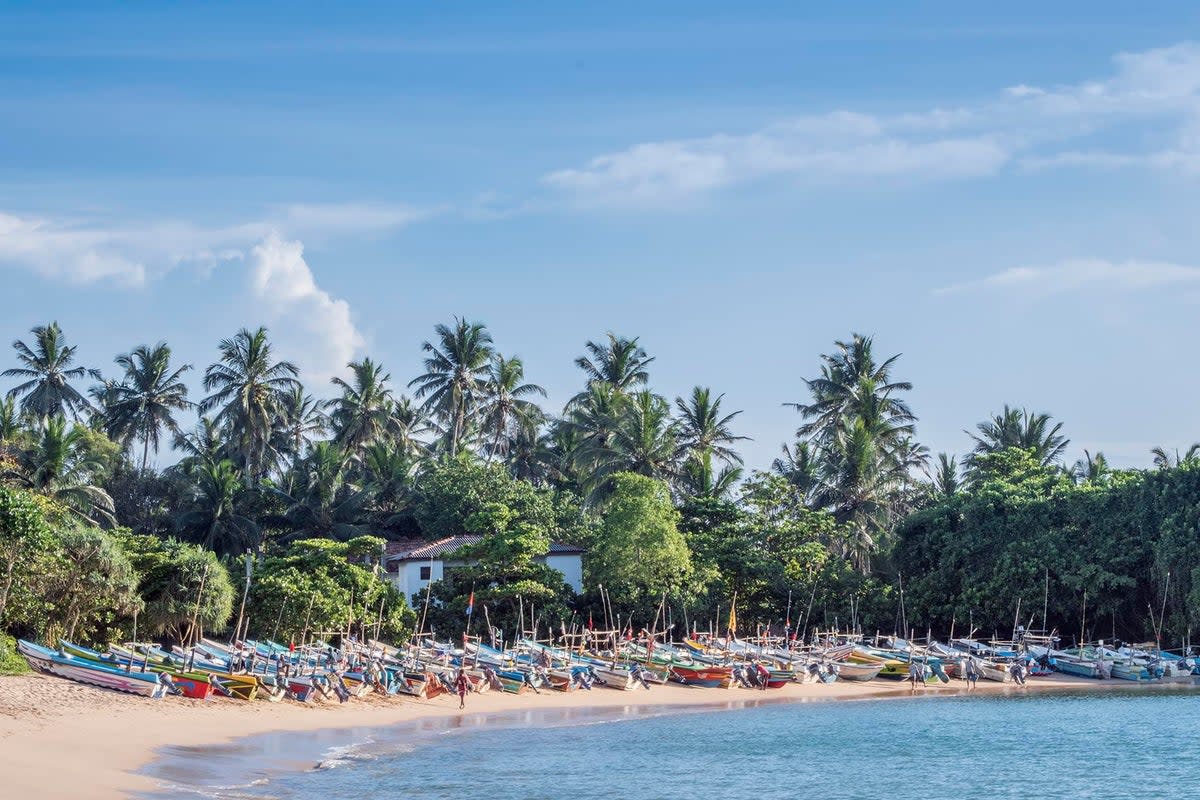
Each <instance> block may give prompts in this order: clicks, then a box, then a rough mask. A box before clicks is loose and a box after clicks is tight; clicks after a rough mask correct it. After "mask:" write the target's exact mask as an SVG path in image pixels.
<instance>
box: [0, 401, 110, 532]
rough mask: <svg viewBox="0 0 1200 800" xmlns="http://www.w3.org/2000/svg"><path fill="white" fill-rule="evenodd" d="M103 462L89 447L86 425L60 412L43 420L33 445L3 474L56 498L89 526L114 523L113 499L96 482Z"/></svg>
mask: <svg viewBox="0 0 1200 800" xmlns="http://www.w3.org/2000/svg"><path fill="white" fill-rule="evenodd" d="M104 466H105V465H104V463H103V460H102V459H101V457H100V456H99V455H98V454H97V453H96V452H95V450H94V449H93V448H92V447H91V441H90V439H89V432H88V430H87V429H86V428H84V427H82V426H80V425H78V424H72V425H70V427H68V423H67V420H66V418H65V417H64V416H62V415H61V414H59V415H56V416H53V417H50V418H48V419H46V420H45V422H44V425H43V427H42V429H41V430H40V431H39V432H38V435H37V439H36V440H35V442H34V444H33V447H31V448H30V449H28V450H24V451H21V452H19V453H18V455H17V458H16V465H15V466H14V467H12V468H9V469H8V470H7V471H6V472H5V473H4V476H5V477H7V478H8V479H10V480H13V481H14V482H15V483H16V484H17V485H19V486H22V487H23V488H26V489H29V490H31V491H34V492H38V493H39V494H43V495H46V496H47V497H49V498H51V499H53V500H55V501H56V502H58V503H59V504H60V505H62V506H63V507H64V508H66V509H68V510H69V511H71V512H72V513H73V514H75V515H76V516H78V517H79V518H80V519H82V520H83V521H85V522H87V523H90V524H92V525H106V526H107V525H115V524H116V520H115V519H114V517H113V513H114V509H113V500H112V497H110V496H109V494H108V492H106V491H104V490H103V489H101V488H100V487H99V486H98V485H97V484H98V483H99V482H100V479H101V478H102V477H103V473H104Z"/></svg>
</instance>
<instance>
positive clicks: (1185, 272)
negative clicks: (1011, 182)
mask: <svg viewBox="0 0 1200 800" xmlns="http://www.w3.org/2000/svg"><path fill="white" fill-rule="evenodd" d="M1180 285H1200V267H1188V266H1183V265H1180V264H1171V263H1168V262H1162V261H1124V262H1121V263H1115V262H1112V261H1105V260H1102V259H1075V260H1069V261H1063V262H1060V263H1058V264H1053V265H1050V266H1044V267H1013V268H1011V269H1006V270H1004V271H1002V272H997V273H995V274H993V275H989V276H987V277H985V278H981V279H979V280H975V281H968V282H965V283H958V284H954V285H952V286H946V287H943V288H941V289H938V290H936V292H935V293H936V294H956V293H960V292H978V291H989V292H1010V293H1017V294H1020V295H1022V296H1026V297H1028V296H1048V295H1054V294H1062V293H1065V292H1078V291H1107V292H1133V291H1141V290H1146V289H1156V288H1162V287H1167V286H1180Z"/></svg>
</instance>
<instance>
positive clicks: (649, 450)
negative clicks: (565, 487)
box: [584, 391, 679, 502]
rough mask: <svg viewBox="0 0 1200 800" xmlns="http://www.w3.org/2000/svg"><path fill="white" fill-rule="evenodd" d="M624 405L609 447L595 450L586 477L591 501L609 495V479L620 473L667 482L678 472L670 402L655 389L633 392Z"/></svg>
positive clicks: (674, 425)
mask: <svg viewBox="0 0 1200 800" xmlns="http://www.w3.org/2000/svg"><path fill="white" fill-rule="evenodd" d="M621 408H622V413H621V415H620V417H619V418H618V419H617V424H616V427H615V428H614V429H613V431H612V437H611V441H610V444H609V446H608V448H607V449H605V450H602V451H594V452H593V454H592V461H591V463H590V464H589V465H588V469H587V472H586V475H585V477H584V482H585V484H586V488H587V490H588V497H589V501H591V502H596V501H598V500H600V499H602V498H603V497H604V496H605V495H607V493H608V488H609V479H610V478H611V477H612V475H614V474H615V473H617V472H635V473H637V474H639V475H646V476H647V477H651V478H660V479H662V480H665V481H670V480H671V479H673V478H674V476H675V473H676V467H677V459H678V455H679V450H678V447H677V445H676V431H677V425H676V423H675V421H674V420H673V419H671V407H670V405H668V403H667V401H666V400H665V399H663V398H662V397H660V396H658V395H656V394H654V393H653V392H649V391H640V392H635V393H634V394H632V395H630V396H629V398H628V402H626V403H622V404H621Z"/></svg>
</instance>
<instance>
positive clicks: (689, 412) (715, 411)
mask: <svg viewBox="0 0 1200 800" xmlns="http://www.w3.org/2000/svg"><path fill="white" fill-rule="evenodd" d="M724 398H725V395H724V394H719V395H717V396H716V397H713V396H712V390H710V389H709V388H708V387H705V386H696V387H694V388H693V389H692V396H691V397H690V398H688V400H687V401H685V400H684V399H683V398H682V397H676V398H675V408H677V409H678V410H679V446H680V448H681V449H682V450H683V452H684V453H685V454H692V453H711V454H712V455H714V456H716V457H717V459H719V460H720V461H722V462H724V463H726V464H741V463H742V457H741V456H740V455H738V453H737V451H736V450H734V449H733V448H732V447H730V445H731V444H733V443H734V442H739V441H746V440H748V439H749V438H750V437H749V436H735V435H734V434H733V432H732V431H731V430H730V424H731V423H732V422H733V418H734V417H736V416H737V415H739V414H741V413H742V412H741V411H734V412H733V413H731V414H726V415H724V416H721V400H723V399H724Z"/></svg>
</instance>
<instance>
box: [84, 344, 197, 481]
mask: <svg viewBox="0 0 1200 800" xmlns="http://www.w3.org/2000/svg"><path fill="white" fill-rule="evenodd" d="M116 364H117V366H118V367H120V368H121V369H122V371H123V372H124V377H123V378H122V380H121V382H120V383H117V384H114V385H112V386H111V387H110V388H108V390H107V391H106V393H105V394H106V395H111V397H106V399H105V407H106V409H107V411H106V414H107V417H108V425H107V428H108V430H109V431H110V432H111V433H110V435H112V434H113V433H115V435H114V436H113V438H114V439H115V440H116V441H118V442H120V443H121V444H123V445H125V446H126V447H128V446H129V445H130V443H131V442H133V440H135V439H140V440H141V442H142V471H143V472H145V470H146V468H147V466H148V465H149V460H150V448H151V447H153V448H154V452H155V453H158V446H159V436H160V435H161V433H162V431H163V430H164V429H165V430H167V431H169V432H171V433H173V434H174V433H178V431H179V425H178V424H177V423H176V422H175V417H174V416H173V414H172V412H175V411H183V410H186V409H189V408H191V406H192V404H191V403H189V402H188V399H187V393H188V389H187V384H185V383H184V382H183V381H182V380H180V376H181V375H183V373H185V372H187V371H188V370H190V369H191V368H192V365H191V364H184V365H183V366H181V367H178V368H176V369H171V348H169V347H167V344H166V342H159V343H158V344H156V345H155V346H154V347H147V346H146V345H141V346H139V347H135V348H134V349H133V351H131V352H129V353H125V354H123V355H119V356H117V358H116Z"/></svg>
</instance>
